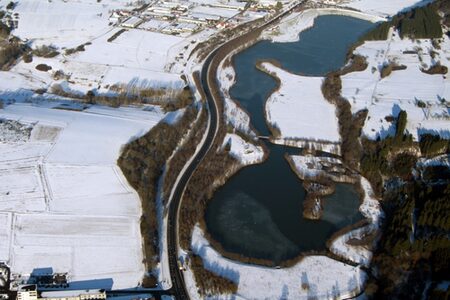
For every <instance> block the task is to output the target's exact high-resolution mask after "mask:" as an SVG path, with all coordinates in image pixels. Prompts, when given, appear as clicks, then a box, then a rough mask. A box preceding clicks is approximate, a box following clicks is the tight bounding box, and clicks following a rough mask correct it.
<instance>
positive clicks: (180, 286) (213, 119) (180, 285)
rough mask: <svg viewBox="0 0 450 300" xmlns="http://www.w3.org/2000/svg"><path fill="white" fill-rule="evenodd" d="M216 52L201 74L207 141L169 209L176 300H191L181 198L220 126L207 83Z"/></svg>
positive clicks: (187, 172) (173, 283)
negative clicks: (182, 248)
mask: <svg viewBox="0 0 450 300" xmlns="http://www.w3.org/2000/svg"><path fill="white" fill-rule="evenodd" d="M215 53H216V52H213V53H212V54H210V55H209V56H208V58H207V59H206V61H205V63H204V64H203V68H202V72H201V81H202V86H203V90H204V92H205V95H206V101H207V104H208V112H209V117H210V126H209V130H208V132H207V136H206V139H205V141H204V143H203V145H202V146H201V148H200V150H199V151H198V152H197V154H196V155H195V157H194V159H193V160H192V162H191V164H190V165H189V167H188V168H187V169H186V171H185V172H184V174H183V175H182V177H181V178H180V180H179V181H178V184H177V186H176V187H175V190H174V193H173V198H172V202H171V203H170V207H169V217H168V224H167V225H168V234H167V248H168V251H169V255H168V256H169V268H170V276H171V279H172V289H173V292H174V295H175V297H176V299H177V300H178V299H180V300H184V299H189V295H188V292H187V291H186V286H185V283H184V278H183V274H182V271H181V270H180V269H179V268H178V253H177V249H178V211H179V208H180V203H181V198H182V196H183V191H184V189H185V188H186V186H187V183H188V181H189V178H191V176H192V174H193V173H194V171H195V169H196V168H197V166H198V165H199V164H200V163H201V161H202V159H203V158H204V157H205V155H206V153H208V150H209V148H210V147H211V145H212V144H213V142H214V137H215V134H216V130H217V126H218V121H219V120H218V113H217V112H218V110H217V106H216V103H215V102H214V99H213V97H212V96H211V92H210V90H209V86H208V83H207V76H208V71H209V66H210V64H211V61H212V59H213V58H214V55H215Z"/></svg>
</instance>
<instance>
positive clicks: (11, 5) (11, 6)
mask: <svg viewBox="0 0 450 300" xmlns="http://www.w3.org/2000/svg"><path fill="white" fill-rule="evenodd" d="M14 7H16V4H15V3H14V2H12V1H11V2H9V3H8V5H6V9H14Z"/></svg>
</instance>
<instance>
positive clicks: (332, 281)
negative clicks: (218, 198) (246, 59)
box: [187, 227, 366, 299]
mask: <svg viewBox="0 0 450 300" xmlns="http://www.w3.org/2000/svg"><path fill="white" fill-rule="evenodd" d="M191 247H192V250H193V252H194V253H196V254H198V255H200V256H201V257H202V258H203V263H204V265H205V267H206V269H208V270H210V271H213V272H215V273H217V274H219V275H221V276H223V277H226V278H228V279H230V280H232V281H234V282H236V283H238V291H237V295H236V296H237V298H238V299H311V298H314V299H330V298H336V297H343V298H345V297H346V296H352V295H354V294H352V293H354V292H358V291H359V290H360V288H361V286H362V285H363V284H364V282H365V280H366V274H365V273H364V271H362V270H361V269H360V268H359V267H353V266H350V265H347V264H345V263H342V262H338V261H336V260H333V259H331V258H328V257H326V256H316V255H313V256H307V257H305V258H304V259H303V260H302V261H300V262H299V263H297V264H296V265H295V266H293V267H290V268H282V269H274V268H266V267H259V266H254V265H248V264H242V263H239V262H234V261H231V260H228V259H225V258H223V257H222V256H221V255H220V254H219V253H217V251H216V250H214V249H213V248H212V247H211V246H210V244H209V242H208V241H207V240H206V238H205V237H204V236H203V232H202V230H201V229H200V228H199V227H195V229H194V233H193V237H192V244H191ZM188 273H190V271H188ZM190 276H192V275H190V274H189V275H188V276H187V277H188V278H189V279H190V278H191V277H190ZM189 281H190V280H189ZM189 281H187V283H188V288H189V289H190V292H191V294H192V295H196V294H197V293H196V288H195V286H192V285H191V284H189ZM223 298H226V297H225V296H224V297H223Z"/></svg>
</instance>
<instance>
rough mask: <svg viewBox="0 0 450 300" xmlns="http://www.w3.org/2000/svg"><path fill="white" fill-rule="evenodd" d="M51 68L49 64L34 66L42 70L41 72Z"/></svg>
mask: <svg viewBox="0 0 450 300" xmlns="http://www.w3.org/2000/svg"><path fill="white" fill-rule="evenodd" d="M51 69H52V67H50V66H49V65H46V64H39V65H37V66H36V70H38V71H42V72H47V71H50V70H51Z"/></svg>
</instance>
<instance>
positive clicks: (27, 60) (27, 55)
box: [22, 52, 33, 64]
mask: <svg viewBox="0 0 450 300" xmlns="http://www.w3.org/2000/svg"><path fill="white" fill-rule="evenodd" d="M22 59H23V61H24V62H25V63H27V64H28V63H30V62H32V61H33V54H31V52H27V53H24V54H23V55H22Z"/></svg>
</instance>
